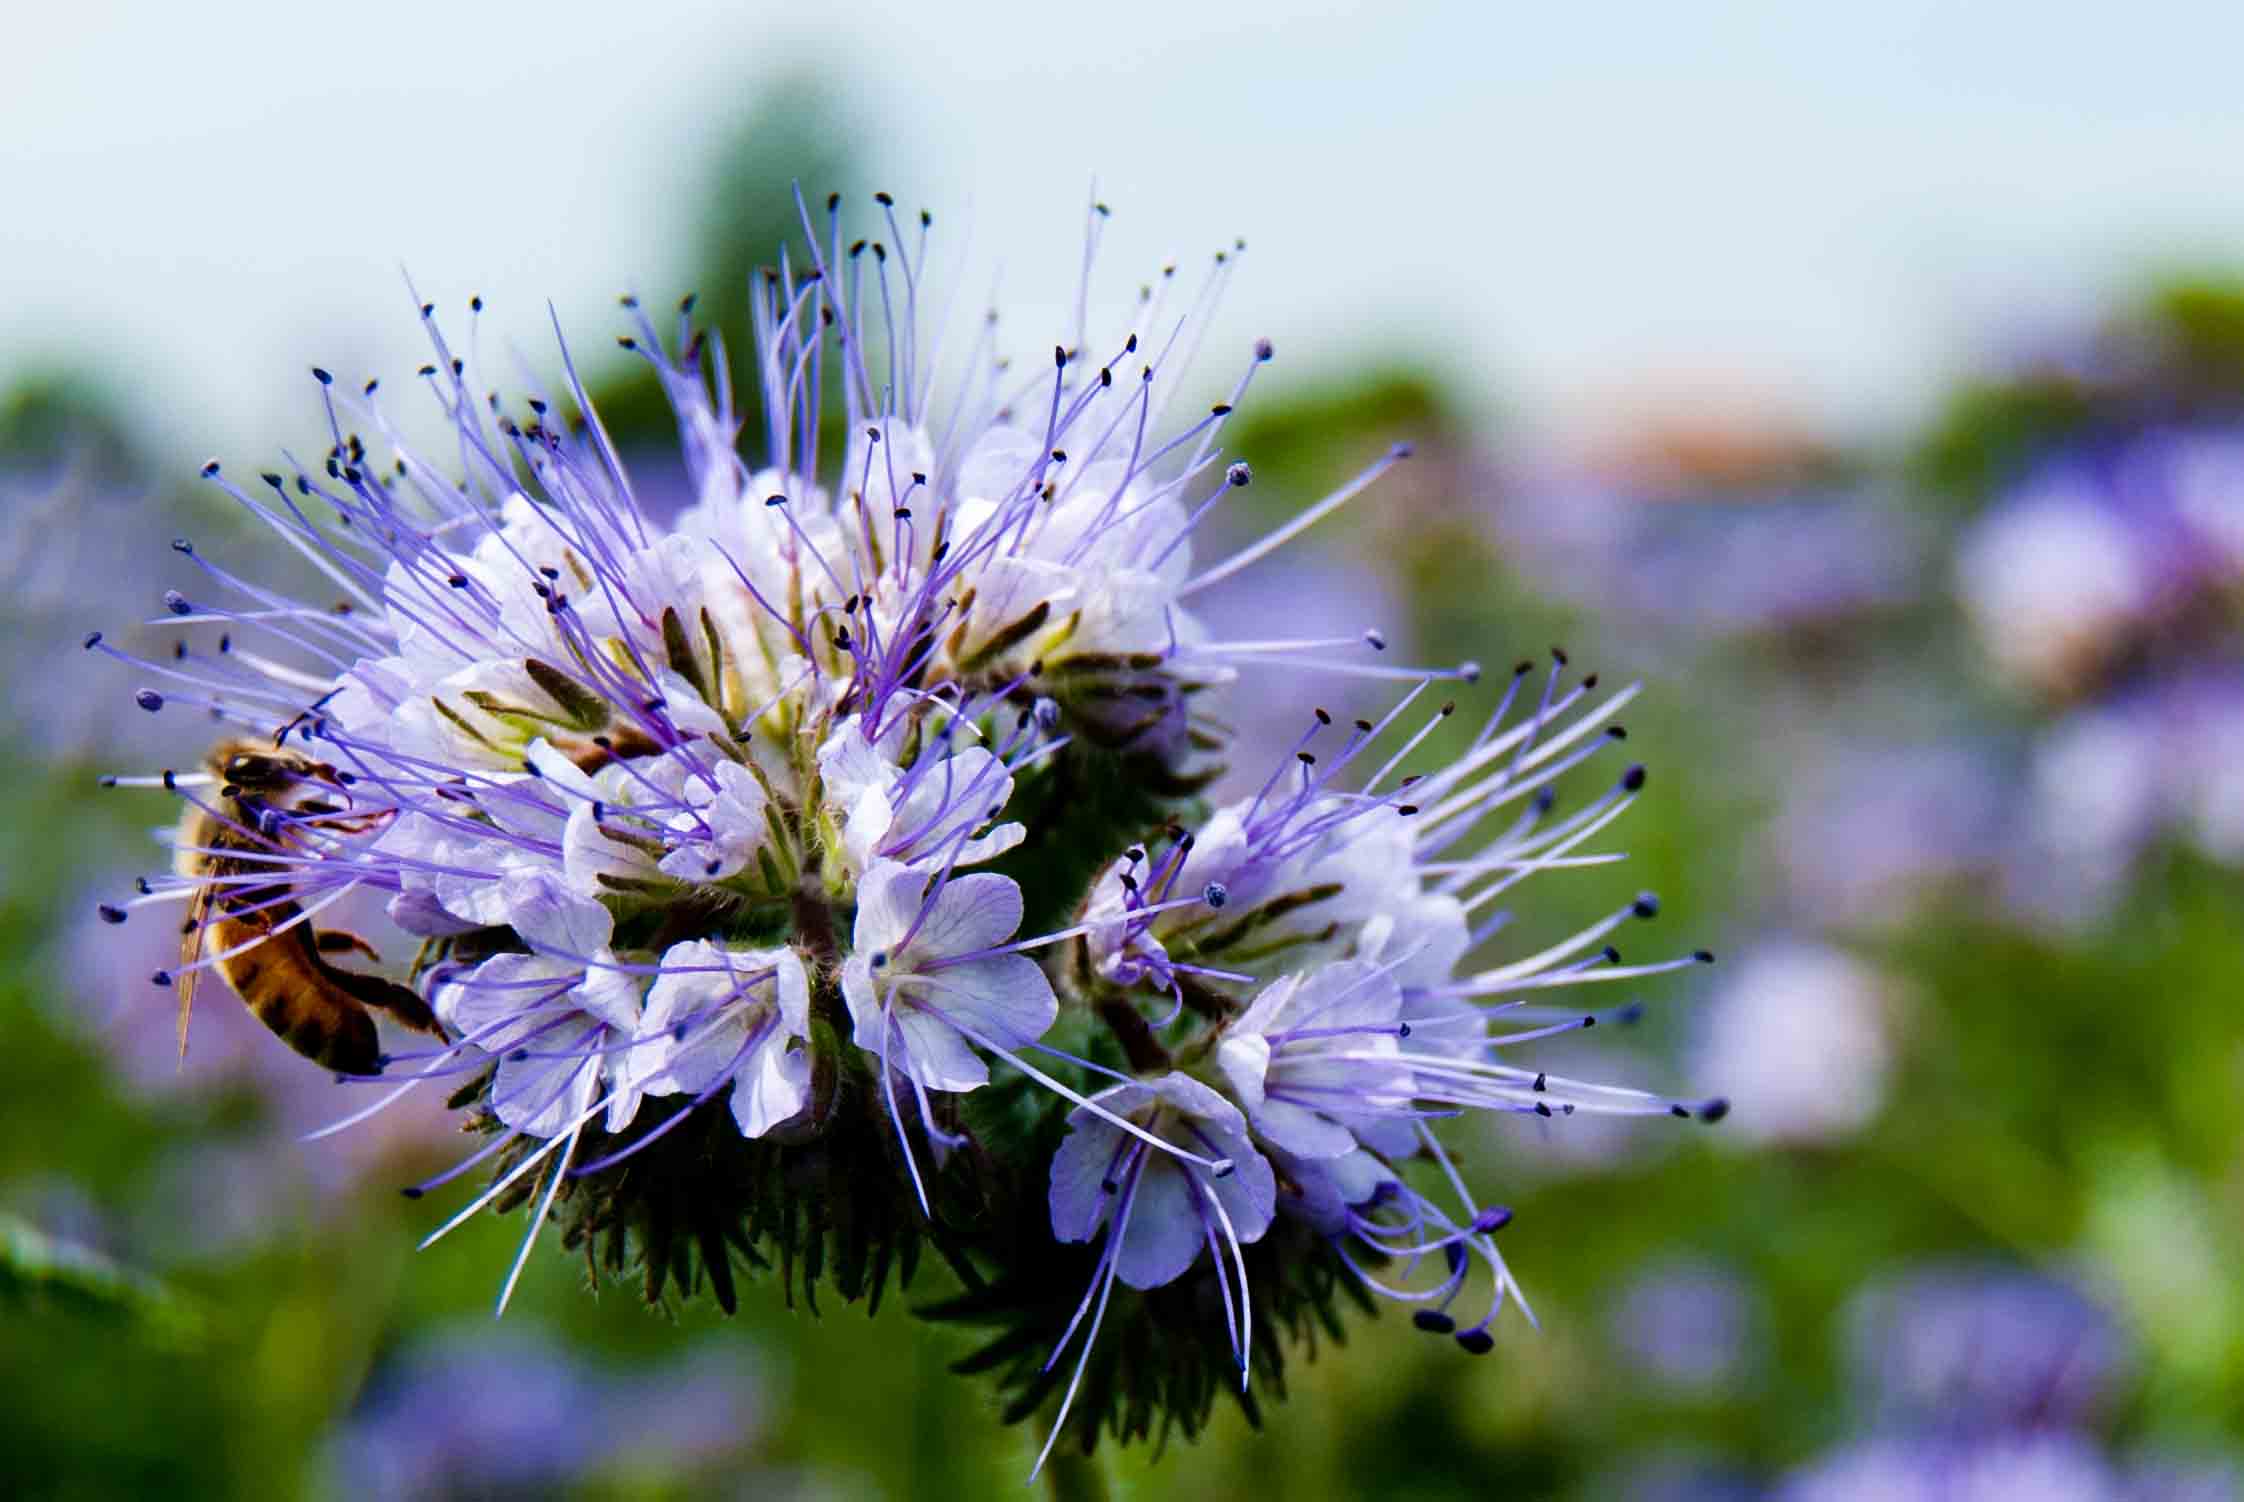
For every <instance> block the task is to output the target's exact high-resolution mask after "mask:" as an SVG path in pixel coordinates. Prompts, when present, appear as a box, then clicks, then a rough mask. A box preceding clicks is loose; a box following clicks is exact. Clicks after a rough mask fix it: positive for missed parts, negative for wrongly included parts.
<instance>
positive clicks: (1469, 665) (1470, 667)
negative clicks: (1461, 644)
mask: <svg viewBox="0 0 2244 1502" xmlns="http://www.w3.org/2000/svg"><path fill="white" fill-rule="evenodd" d="M1457 676H1458V677H1460V678H1462V679H1464V680H1465V681H1466V682H1467V683H1478V682H1480V664H1479V663H1477V662H1475V661H1474V660H1473V659H1471V658H1470V657H1468V658H1466V659H1465V660H1464V661H1463V662H1461V663H1459V664H1457Z"/></svg>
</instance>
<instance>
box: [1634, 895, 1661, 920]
mask: <svg viewBox="0 0 2244 1502" xmlns="http://www.w3.org/2000/svg"><path fill="white" fill-rule="evenodd" d="M1629 911H1630V912H1631V913H1634V914H1635V915H1636V916H1637V917H1639V918H1657V917H1658V916H1659V915H1660V899H1659V896H1658V895H1657V894H1656V893H1652V892H1639V893H1637V895H1636V901H1635V902H1633V903H1631V904H1630V905H1629Z"/></svg>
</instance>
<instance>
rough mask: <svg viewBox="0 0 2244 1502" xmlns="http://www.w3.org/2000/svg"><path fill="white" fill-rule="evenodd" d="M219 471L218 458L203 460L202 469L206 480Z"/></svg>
mask: <svg viewBox="0 0 2244 1502" xmlns="http://www.w3.org/2000/svg"><path fill="white" fill-rule="evenodd" d="M217 473H218V461H217V460H216V459H206V460H204V461H203V469H202V475H203V478H204V479H206V480H207V479H209V478H210V477H211V476H213V475H215V474H217Z"/></svg>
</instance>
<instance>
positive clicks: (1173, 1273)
mask: <svg viewBox="0 0 2244 1502" xmlns="http://www.w3.org/2000/svg"><path fill="white" fill-rule="evenodd" d="M1184 1176H1185V1170H1184V1169H1183V1168H1181V1167H1180V1166H1178V1165H1177V1164H1176V1163H1175V1162H1174V1161H1172V1160H1171V1159H1170V1158H1169V1157H1168V1156H1167V1155H1165V1154H1162V1153H1156V1152H1153V1151H1151V1150H1150V1149H1149V1150H1148V1152H1147V1156H1146V1160H1145V1163H1144V1165H1143V1167H1142V1168H1141V1170H1140V1171H1139V1174H1138V1180H1137V1185H1136V1188H1135V1190H1134V1191H1132V1192H1130V1204H1129V1221H1128V1224H1127V1225H1126V1226H1125V1228H1124V1230H1123V1233H1122V1249H1121V1251H1120V1253H1119V1254H1118V1255H1117V1256H1116V1258H1115V1264H1114V1273H1115V1276H1116V1277H1118V1278H1120V1279H1121V1280H1122V1281H1123V1282H1125V1283H1127V1284H1129V1285H1130V1286H1131V1287H1132V1288H1159V1287H1160V1286H1161V1285H1162V1284H1164V1283H1167V1282H1170V1281H1172V1280H1173V1279H1175V1278H1177V1277H1179V1276H1180V1275H1182V1274H1183V1272H1184V1271H1185V1270H1186V1269H1187V1268H1189V1267H1191V1266H1192V1264H1193V1262H1194V1261H1196V1260H1197V1259H1198V1258H1199V1255H1200V1250H1201V1248H1202V1247H1203V1246H1205V1245H1206V1244H1207V1233H1206V1231H1205V1229H1204V1222H1203V1221H1202V1219H1201V1212H1200V1210H1199V1209H1198V1208H1197V1204H1196V1202H1195V1200H1194V1197H1193V1190H1192V1186H1191V1185H1189V1184H1187V1183H1186V1182H1185V1177H1184ZM1209 1219H1211V1220H1212V1219H1213V1216H1212V1214H1211V1215H1210V1216H1209Z"/></svg>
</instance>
